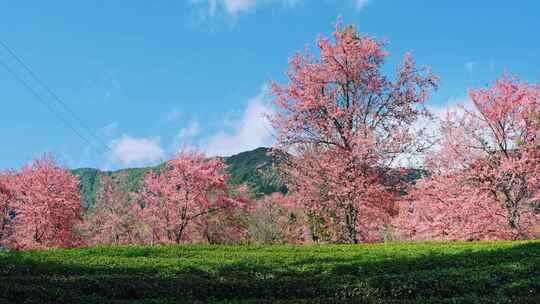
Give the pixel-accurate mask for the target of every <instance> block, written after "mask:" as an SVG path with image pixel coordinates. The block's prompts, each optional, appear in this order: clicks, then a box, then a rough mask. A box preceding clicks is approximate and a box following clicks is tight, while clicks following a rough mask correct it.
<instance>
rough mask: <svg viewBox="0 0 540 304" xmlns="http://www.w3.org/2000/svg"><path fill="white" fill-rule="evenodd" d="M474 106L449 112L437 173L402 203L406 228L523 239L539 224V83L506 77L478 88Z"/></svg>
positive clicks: (434, 164)
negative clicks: (487, 86) (459, 111)
mask: <svg viewBox="0 0 540 304" xmlns="http://www.w3.org/2000/svg"><path fill="white" fill-rule="evenodd" d="M469 95H470V98H471V100H472V103H473V105H474V110H465V109H464V110H463V113H462V114H458V113H449V114H448V115H447V118H446V119H445V120H444V121H443V122H442V124H441V135H442V139H441V142H440V147H439V149H438V151H436V152H434V153H433V154H432V155H430V157H429V162H428V168H430V170H431V171H432V172H433V176H432V177H428V178H426V179H425V180H423V181H420V182H419V183H418V184H417V186H416V187H415V189H414V190H413V191H412V192H411V194H410V196H409V197H408V198H407V199H406V200H405V201H404V202H403V204H402V206H401V213H400V216H399V219H398V226H399V227H401V228H403V230H402V232H403V233H405V234H409V235H410V236H412V237H414V238H417V239H429V238H436V239H466V240H478V239H518V238H530V237H532V230H533V228H534V227H535V226H536V225H538V216H537V215H536V214H535V213H534V212H533V211H534V210H533V207H534V206H536V205H538V203H539V199H540V196H539V190H540V189H539V185H540V183H539V182H540V180H539V178H540V151H539V149H538V138H537V136H538V131H539V128H538V127H539V125H538V117H539V114H540V91H539V87H538V85H533V84H529V83H527V82H520V81H519V80H518V79H516V78H511V77H509V76H506V75H505V76H504V77H503V78H501V79H499V80H497V81H496V82H495V83H494V85H493V86H492V87H489V88H484V89H479V90H471V91H470V92H469Z"/></svg>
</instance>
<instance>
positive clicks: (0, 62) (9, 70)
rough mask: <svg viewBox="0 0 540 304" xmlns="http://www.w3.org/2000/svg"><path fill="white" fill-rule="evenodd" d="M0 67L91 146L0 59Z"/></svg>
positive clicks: (84, 139)
mask: <svg viewBox="0 0 540 304" xmlns="http://www.w3.org/2000/svg"><path fill="white" fill-rule="evenodd" d="M0 65H1V66H2V67H4V69H5V70H6V71H8V73H10V74H11V76H13V78H15V79H16V80H17V81H18V82H19V83H20V84H21V85H22V86H23V87H25V88H26V89H27V90H28V91H29V92H30V93H32V95H34V97H35V98H36V99H37V100H39V101H40V102H41V103H42V104H43V105H44V106H45V107H46V108H47V109H49V111H51V112H52V113H53V114H54V115H56V117H58V119H60V120H61V121H62V122H63V123H64V124H66V126H68V127H69V128H70V129H71V131H73V132H74V133H75V134H77V136H79V137H80V138H81V139H82V140H83V141H85V142H86V143H88V144H89V145H90V146H91V145H92V143H91V142H90V140H88V139H87V138H86V137H85V136H83V135H82V134H81V133H80V132H79V131H77V129H75V127H74V126H73V125H72V124H71V123H70V122H69V121H68V120H66V119H65V118H64V117H62V116H61V115H60V114H59V113H57V112H56V111H55V110H54V108H53V107H52V106H51V105H50V104H48V103H47V102H46V101H45V99H43V97H41V96H40V95H39V94H38V93H37V92H36V91H35V90H34V89H33V88H32V87H31V86H30V85H29V84H28V83H27V82H26V81H25V80H24V79H23V78H21V77H20V76H19V75H17V73H15V71H13V70H12V69H11V68H10V67H9V66H8V65H7V64H6V63H5V62H4V61H2V59H0Z"/></svg>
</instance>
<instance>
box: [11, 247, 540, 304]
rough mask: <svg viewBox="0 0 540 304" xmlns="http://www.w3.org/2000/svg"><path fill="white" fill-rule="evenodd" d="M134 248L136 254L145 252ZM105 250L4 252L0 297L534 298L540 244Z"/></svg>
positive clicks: (538, 291)
mask: <svg viewBox="0 0 540 304" xmlns="http://www.w3.org/2000/svg"><path fill="white" fill-rule="evenodd" d="M411 246H415V245H411ZM119 252H121V251H119ZM150 252H151V251H150ZM140 253H141V255H138V254H135V255H134V256H136V257H137V258H144V257H145V256H148V253H147V252H146V251H144V250H141V251H140ZM426 253H429V252H428V251H426ZM85 254H88V256H87V257H85V258H84V259H82V260H80V261H85V260H88V261H91V260H92V259H93V258H102V256H101V255H100V251H96V252H95V254H92V251H90V252H89V253H88V252H87V253H85ZM108 254H109V255H110V264H100V265H99V266H96V265H84V262H83V263H75V262H74V263H71V262H70V260H69V255H66V256H65V257H64V258H65V259H61V258H59V257H54V258H50V257H51V256H54V252H53V253H52V254H51V255H48V253H46V252H40V253H38V254H36V255H35V256H34V255H32V253H24V252H9V253H3V254H0V302H1V303H111V302H118V303H127V302H130V303H131V302H133V303H190V302H191V303H194V302H195V303H197V302H199V303H207V302H216V303H218V302H219V303H221V302H223V303H264V302H262V300H256V299H267V300H266V301H267V302H266V303H270V302H276V303H325V302H327V303H336V302H338V303H346V302H349V303H540V301H539V299H540V280H539V279H540V243H538V242H533V243H525V244H521V245H517V246H513V247H510V248H501V249H489V250H482V251H463V252H459V253H452V254H450V253H449V254H445V253H442V252H441V251H437V252H435V253H433V254H426V255H422V256H415V257H407V256H395V257H392V256H382V257H377V258H376V259H375V258H374V259H372V260H369V259H366V258H365V257H364V256H362V251H361V250H360V251H358V255H357V256H347V257H343V256H339V254H336V255H335V258H333V257H327V256H326V257H321V258H317V257H316V256H315V257H313V256H311V257H308V258H302V256H301V253H299V254H298V258H297V259H296V260H294V261H290V262H284V263H283V264H279V263H278V264H275V265H271V263H265V262H264V259H261V261H260V260H257V259H256V258H254V257H253V256H252V255H250V256H249V258H247V259H246V260H245V261H240V262H235V263H223V264H221V265H220V266H217V267H210V268H204V267H200V265H196V264H186V265H181V264H182V259H178V264H179V265H181V267H176V268H174V269H173V270H171V269H169V268H167V266H166V265H165V266H164V265H160V264H159V263H156V264H155V265H153V266H137V265H136V261H135V260H134V264H133V265H129V267H126V266H125V265H123V266H118V265H117V266H115V264H114V263H115V261H114V255H112V254H111V252H108ZM118 256H124V257H125V255H122V254H121V253H119V255H118ZM127 256H129V255H127ZM89 264H91V263H89ZM205 269H206V270H205ZM208 269H209V270H208ZM337 299H340V300H337Z"/></svg>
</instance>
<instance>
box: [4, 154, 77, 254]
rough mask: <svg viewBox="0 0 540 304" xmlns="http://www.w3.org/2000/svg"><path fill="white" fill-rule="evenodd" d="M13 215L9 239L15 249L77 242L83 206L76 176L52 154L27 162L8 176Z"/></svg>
mask: <svg viewBox="0 0 540 304" xmlns="http://www.w3.org/2000/svg"><path fill="white" fill-rule="evenodd" d="M10 180H11V181H10V188H11V195H12V202H11V204H10V208H12V211H13V213H14V215H15V217H14V218H13V220H12V222H11V224H10V226H11V229H12V231H11V234H10V235H9V243H10V245H11V246H13V247H15V248H18V249H34V248H53V247H71V246H76V245H79V244H80V242H81V238H80V236H79V235H78V233H77V226H78V225H79V224H80V221H81V216H82V212H83V209H82V207H81V198H80V195H79V182H78V180H77V178H76V177H75V176H73V175H71V174H70V172H69V171H68V170H66V169H64V168H61V167H60V166H58V165H57V164H56V162H55V160H54V158H53V157H52V156H51V155H44V156H43V157H42V158H40V159H37V160H34V161H33V162H32V163H31V164H28V165H26V166H25V167H23V168H22V170H20V171H19V172H17V173H16V174H14V175H13V176H12V177H11V178H10Z"/></svg>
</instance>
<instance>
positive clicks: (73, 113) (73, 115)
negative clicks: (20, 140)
mask: <svg viewBox="0 0 540 304" xmlns="http://www.w3.org/2000/svg"><path fill="white" fill-rule="evenodd" d="M0 45H1V46H2V47H3V48H4V49H5V50H7V51H8V53H9V54H10V55H11V56H12V57H13V58H15V60H16V61H17V62H18V63H19V64H20V65H21V66H22V67H23V68H24V69H25V70H26V71H27V72H28V73H29V74H30V76H31V77H32V78H33V79H34V80H35V81H36V82H37V83H39V85H41V86H42V87H43V88H44V89H45V90H46V91H47V92H48V93H49V94H50V95H51V96H52V97H53V98H54V99H55V100H56V101H57V102H58V103H59V104H61V105H62V107H63V108H64V110H66V112H68V113H69V114H71V116H72V117H73V118H74V120H75V121H77V122H78V123H79V124H80V125H81V126H82V127H83V128H84V129H86V131H87V132H88V133H89V134H90V135H91V136H92V137H93V138H95V139H96V140H97V141H98V142H99V143H100V144H101V145H103V146H104V147H105V148H106V149H107V150H109V151H110V152H111V153H112V154H113V155H115V154H116V153H115V152H114V151H113V149H111V147H109V145H107V143H105V142H104V141H103V140H102V139H101V138H100V137H99V136H97V134H96V133H94V131H92V129H91V128H90V127H89V126H88V125H87V124H86V123H85V122H84V121H83V120H82V119H81V118H79V116H78V115H77V114H76V113H75V112H74V111H72V110H71V109H70V108H69V106H68V105H67V103H65V102H64V101H63V100H62V99H61V98H60V97H59V96H58V94H56V93H55V92H54V91H53V90H52V89H51V88H50V87H49V86H48V85H47V84H45V82H44V81H43V80H42V79H41V78H40V77H38V76H37V74H36V73H34V71H33V70H32V69H31V68H30V67H29V66H28V65H27V64H26V63H24V61H23V60H22V59H21V58H20V57H19V56H17V54H15V52H14V51H13V50H12V49H11V48H10V47H9V46H8V45H7V44H6V43H5V42H4V41H2V40H1V39H0ZM49 107H50V106H49ZM62 120H65V119H63V118H62ZM115 156H116V157H117V158H119V157H118V156H117V155H115ZM119 159H120V158H119Z"/></svg>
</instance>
